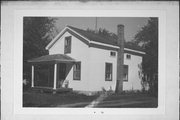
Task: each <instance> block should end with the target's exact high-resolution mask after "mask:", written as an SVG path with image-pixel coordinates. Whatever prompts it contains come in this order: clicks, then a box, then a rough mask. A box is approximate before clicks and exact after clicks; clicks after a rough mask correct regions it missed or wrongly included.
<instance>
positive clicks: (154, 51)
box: [134, 18, 158, 95]
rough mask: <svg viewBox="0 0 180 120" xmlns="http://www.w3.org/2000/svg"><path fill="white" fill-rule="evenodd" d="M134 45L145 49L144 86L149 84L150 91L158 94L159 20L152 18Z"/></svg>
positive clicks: (142, 69)
mask: <svg viewBox="0 0 180 120" xmlns="http://www.w3.org/2000/svg"><path fill="white" fill-rule="evenodd" d="M134 43H136V44H138V45H140V46H141V47H143V48H144V49H145V52H146V55H145V56H144V58H143V62H142V64H141V67H140V68H141V74H140V76H141V78H142V84H146V83H148V85H149V91H150V92H151V93H153V94H154V95H156V93H158V89H157V86H158V80H157V75H158V19H157V18H150V19H149V20H148V23H147V25H145V26H144V27H142V29H141V30H140V31H139V32H138V33H137V34H136V35H135V40H134Z"/></svg>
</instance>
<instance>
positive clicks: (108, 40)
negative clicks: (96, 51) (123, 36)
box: [46, 26, 144, 52]
mask: <svg viewBox="0 0 180 120" xmlns="http://www.w3.org/2000/svg"><path fill="white" fill-rule="evenodd" d="M66 31H68V32H71V33H73V34H74V35H77V34H78V35H79V36H81V37H79V38H80V39H81V38H82V39H85V40H84V41H85V42H87V41H88V42H96V43H102V44H106V45H111V46H114V47H116V48H118V47H119V46H118V44H117V39H115V38H113V37H109V36H102V35H99V34H95V33H92V32H89V31H86V30H82V29H79V28H76V27H72V26H66V27H65V28H64V29H63V30H62V31H61V33H60V34H58V35H57V36H56V37H55V38H54V39H53V40H52V41H51V42H50V43H49V44H48V46H47V47H46V49H50V48H51V47H52V46H53V45H54V44H55V42H56V41H57V40H58V38H59V37H61V36H62V34H63V33H64V32H66ZM78 35H77V36H78ZM129 49H130V50H136V51H140V52H144V50H143V49H142V48H140V47H138V46H135V45H132V44H129V43H126V42H125V50H129Z"/></svg>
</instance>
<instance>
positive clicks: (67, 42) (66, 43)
mask: <svg viewBox="0 0 180 120" xmlns="http://www.w3.org/2000/svg"><path fill="white" fill-rule="evenodd" d="M66 53H71V36H68V37H65V41H64V54H66Z"/></svg>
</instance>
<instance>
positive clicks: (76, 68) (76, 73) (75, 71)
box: [73, 62, 81, 80]
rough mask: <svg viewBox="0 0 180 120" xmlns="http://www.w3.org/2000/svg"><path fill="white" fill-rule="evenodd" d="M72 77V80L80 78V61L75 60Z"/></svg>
mask: <svg viewBox="0 0 180 120" xmlns="http://www.w3.org/2000/svg"><path fill="white" fill-rule="evenodd" d="M73 79H74V80H80V79H81V62H77V63H75V64H74V68H73Z"/></svg>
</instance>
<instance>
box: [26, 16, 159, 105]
mask: <svg viewBox="0 0 180 120" xmlns="http://www.w3.org/2000/svg"><path fill="white" fill-rule="evenodd" d="M23 107H68V108H69V107H73V108H74V107H90V108H94V107H95V108H156V107H158V18H157V17H154V18H153V17H152V18H151V17H146V18H143V17H24V18H23Z"/></svg>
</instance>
